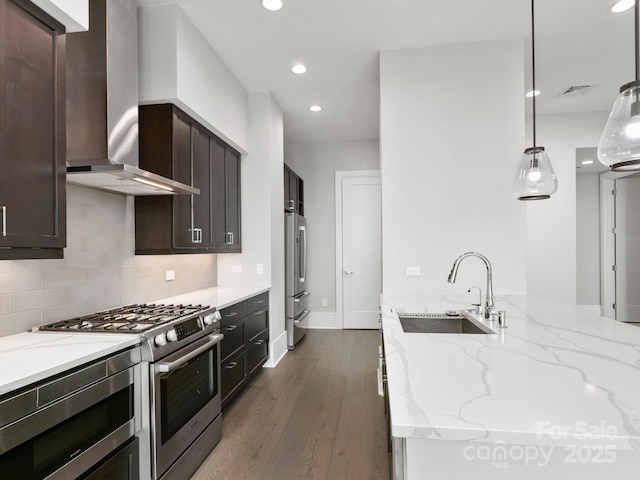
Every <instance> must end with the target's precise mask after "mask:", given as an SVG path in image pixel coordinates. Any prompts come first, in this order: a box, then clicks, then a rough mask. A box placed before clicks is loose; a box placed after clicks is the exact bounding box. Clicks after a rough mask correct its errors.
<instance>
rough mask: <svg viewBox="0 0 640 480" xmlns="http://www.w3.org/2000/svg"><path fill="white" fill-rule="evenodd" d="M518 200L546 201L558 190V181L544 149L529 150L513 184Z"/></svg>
mask: <svg viewBox="0 0 640 480" xmlns="http://www.w3.org/2000/svg"><path fill="white" fill-rule="evenodd" d="M513 189H514V191H515V193H516V197H517V198H518V200H545V199H547V198H550V197H551V195H553V194H554V193H556V191H557V190H558V179H557V178H556V174H555V172H554V171H553V167H552V166H551V162H550V161H549V157H548V156H547V153H546V152H545V151H544V147H532V148H527V149H526V150H525V151H524V154H523V155H522V160H520V167H519V169H518V176H517V177H516V179H515V182H514V184H513Z"/></svg>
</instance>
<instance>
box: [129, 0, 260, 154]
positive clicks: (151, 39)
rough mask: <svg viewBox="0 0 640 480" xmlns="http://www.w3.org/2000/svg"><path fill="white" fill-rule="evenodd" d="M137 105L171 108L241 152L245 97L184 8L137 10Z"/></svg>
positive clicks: (244, 142)
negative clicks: (182, 113) (171, 105)
mask: <svg viewBox="0 0 640 480" xmlns="http://www.w3.org/2000/svg"><path fill="white" fill-rule="evenodd" d="M138 45H139V52H138V56H139V58H140V67H139V76H140V77H139V78H140V79H139V90H140V92H139V95H140V103H141V104H150V103H164V102H169V103H174V104H176V105H178V106H179V107H181V108H182V109H183V110H185V112H187V113H188V114H190V115H191V116H193V117H194V118H195V119H196V120H198V121H200V122H201V123H202V124H203V125H204V126H205V127H207V128H209V129H210V130H211V131H212V132H214V133H215V134H217V135H218V136H220V137H221V138H222V139H223V140H225V141H227V142H228V143H229V144H230V145H232V146H233V147H235V148H237V149H238V150H240V152H242V153H246V152H248V148H249V95H248V93H247V91H246V90H245V88H244V87H243V86H242V84H240V82H239V81H238V80H237V79H236V78H235V76H234V75H233V73H232V72H231V70H229V68H228V67H227V66H226V64H225V63H224V62H223V61H222V59H221V58H220V56H219V55H218V54H217V53H216V51H215V50H214V49H213V48H212V47H211V45H209V43H207V41H206V39H205V38H204V36H203V35H202V34H201V33H200V32H199V31H198V30H197V29H196V28H195V26H194V25H193V23H192V22H191V20H189V18H188V17H187V16H186V14H185V13H184V11H183V10H182V8H181V7H180V6H179V5H177V4H175V3H170V4H164V5H159V6H153V7H142V8H138Z"/></svg>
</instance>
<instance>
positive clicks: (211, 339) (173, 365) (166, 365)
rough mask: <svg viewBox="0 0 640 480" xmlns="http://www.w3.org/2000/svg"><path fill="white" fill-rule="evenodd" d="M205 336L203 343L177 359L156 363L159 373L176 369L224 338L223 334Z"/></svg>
mask: <svg viewBox="0 0 640 480" xmlns="http://www.w3.org/2000/svg"><path fill="white" fill-rule="evenodd" d="M205 338H207V342H206V343H205V344H204V345H201V346H199V347H197V348H195V349H194V350H192V351H190V352H189V353H187V354H185V355H183V356H182V357H180V358H179V359H177V360H174V361H173V362H161V363H159V364H158V371H159V372H161V373H169V372H171V371H172V370H176V369H178V368H180V367H182V366H183V365H185V364H186V363H187V362H188V361H189V360H191V359H193V358H195V357H197V356H198V355H200V354H201V353H203V352H206V351H207V350H209V349H210V348H211V347H213V346H214V345H217V344H218V343H220V342H221V341H222V339H223V338H224V335H219V334H216V335H209V336H208V337H205Z"/></svg>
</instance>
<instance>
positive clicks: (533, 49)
mask: <svg viewBox="0 0 640 480" xmlns="http://www.w3.org/2000/svg"><path fill="white" fill-rule="evenodd" d="M638 1H640V0H636V10H637V8H638V7H637V5H638ZM533 4H534V0H531V77H532V81H531V84H532V85H531V86H532V87H533V97H532V98H533V147H534V148H535V147H536V30H535V20H534V9H533ZM636 28H638V17H637V16H636ZM637 39H638V36H637V35H636V49H637V48H638V43H637ZM636 58H637V55H636ZM637 75H638V62H637V61H636V78H637Z"/></svg>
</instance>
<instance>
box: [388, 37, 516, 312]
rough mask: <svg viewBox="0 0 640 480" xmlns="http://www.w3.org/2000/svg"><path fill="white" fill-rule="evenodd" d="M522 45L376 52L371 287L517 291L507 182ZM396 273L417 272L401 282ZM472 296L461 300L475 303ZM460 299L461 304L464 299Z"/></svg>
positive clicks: (512, 202) (512, 164)
mask: <svg viewBox="0 0 640 480" xmlns="http://www.w3.org/2000/svg"><path fill="white" fill-rule="evenodd" d="M523 94H524V48H523V42H522V40H504V41H495V42H484V43H472V44H461V45H447V46H438V47H429V48H417V49H411V50H401V51H384V52H382V53H381V55H380V98H381V121H380V145H381V169H382V222H383V224H382V225H383V226H382V230H383V242H382V243H383V247H382V248H383V272H384V275H383V291H384V292H385V293H423V292H430V293H436V294H441V293H449V292H456V293H459V292H466V290H467V288H468V287H470V286H472V285H474V284H477V285H480V286H482V288H483V290H484V285H485V284H484V281H485V277H486V275H485V272H486V270H485V268H484V265H483V264H482V262H480V261H479V260H477V259H467V260H465V263H464V264H463V265H462V266H461V268H460V273H459V275H458V282H457V283H456V284H454V285H451V284H448V283H447V275H448V273H449V270H450V269H451V265H452V263H453V260H454V259H455V258H456V257H457V256H458V255H460V254H462V253H463V252H466V251H477V252H480V253H483V254H484V255H486V256H487V257H488V258H489V259H490V261H491V262H492V264H493V271H494V289H495V292H496V294H501V293H525V291H526V265H525V258H526V257H525V246H526V234H525V207H524V205H523V204H522V203H520V202H518V201H517V200H516V199H515V198H514V194H513V192H512V184H513V179H514V177H515V174H516V170H517V167H518V163H519V161H520V157H521V155H522V151H523V150H524V147H525V138H524V116H525V115H524V95H523ZM407 266H419V267H421V269H422V275H421V276H417V277H408V276H406V273H405V271H406V270H405V269H406V267H407ZM475 295H476V294H474V297H473V299H474V300H475ZM470 298H471V297H470Z"/></svg>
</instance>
